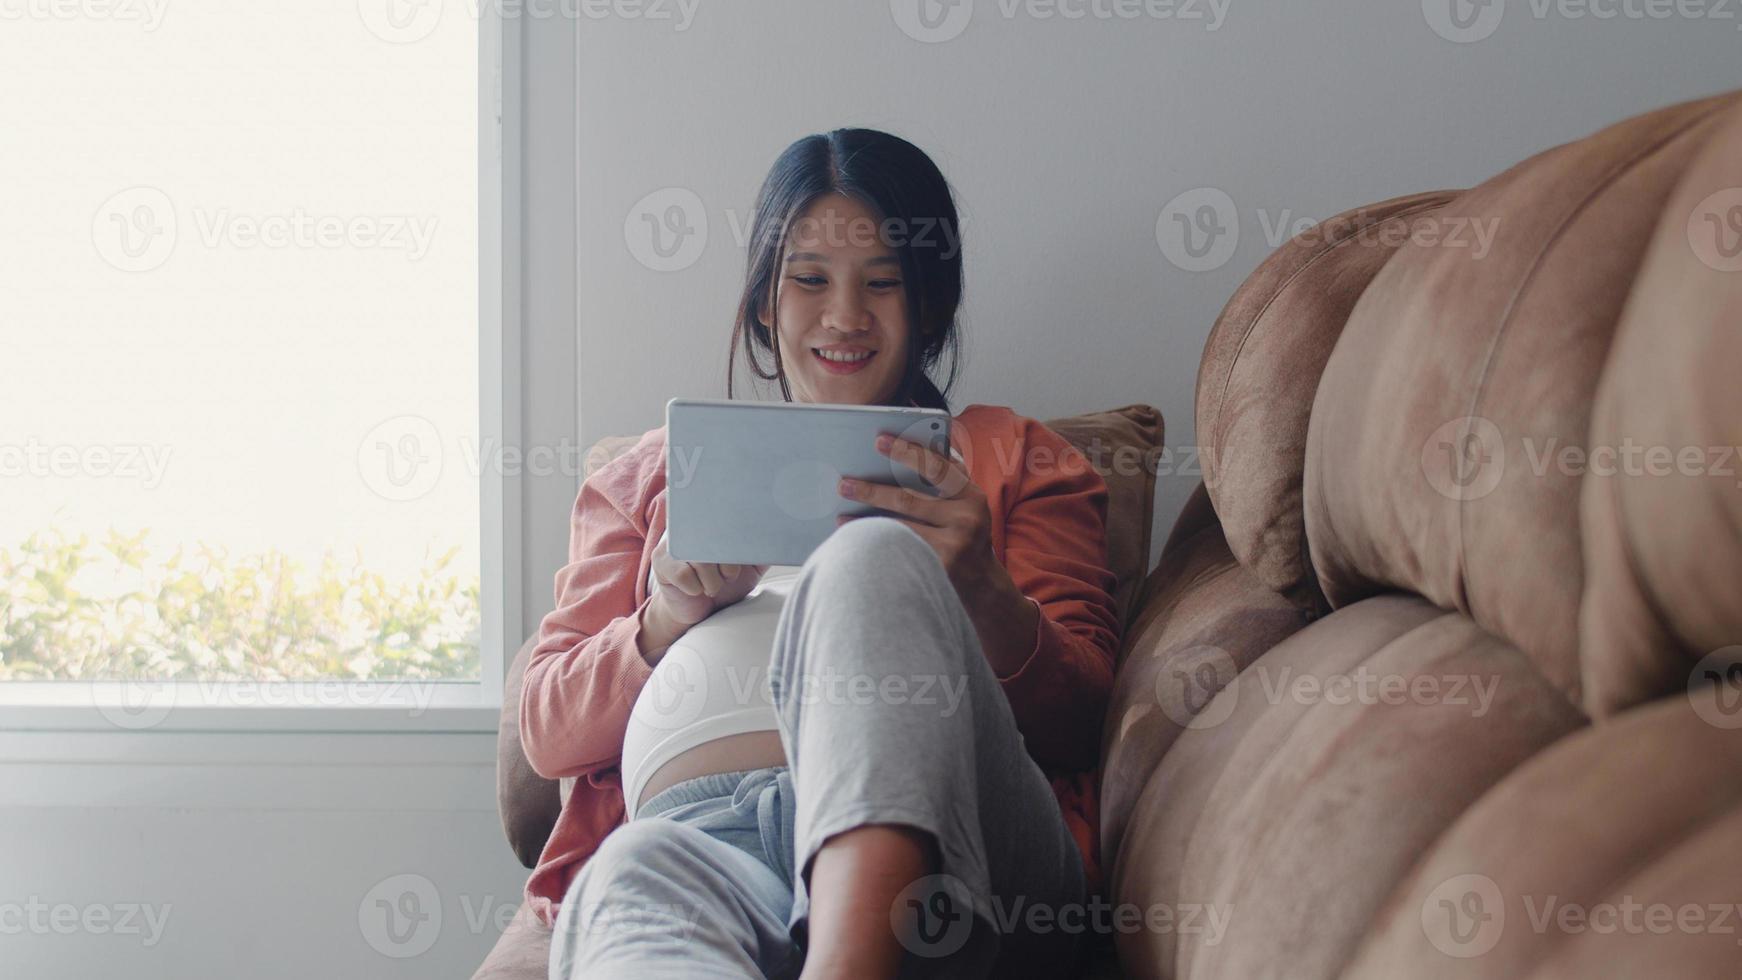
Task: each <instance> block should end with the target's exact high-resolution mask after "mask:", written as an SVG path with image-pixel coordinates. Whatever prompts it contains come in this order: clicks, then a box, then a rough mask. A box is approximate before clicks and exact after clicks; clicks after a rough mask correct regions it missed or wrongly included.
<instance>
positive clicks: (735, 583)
mask: <svg viewBox="0 0 1742 980" xmlns="http://www.w3.org/2000/svg"><path fill="white" fill-rule="evenodd" d="M766 571H768V566H767V565H725V564H717V563H714V562H690V561H680V560H679V559H676V558H673V557H671V555H670V553H668V552H667V551H666V548H665V540H664V539H661V540H660V541H659V543H658V544H656V545H654V546H653V577H654V578H655V579H657V580H658V581H659V592H658V593H657V595H656V596H655V598H654V601H655V602H658V603H660V604H661V605H662V606H663V607H664V609H665V612H666V614H667V615H668V616H669V617H670V619H671V621H672V622H673V623H675V624H676V625H678V626H681V627H683V628H685V629H688V628H689V627H691V626H694V625H695V624H697V623H699V622H701V621H702V620H704V619H707V618H708V617H709V616H711V615H713V614H714V611H715V610H718V609H724V608H725V607H727V606H730V605H731V604H733V603H735V602H738V601H739V600H741V599H743V598H744V597H745V596H747V595H749V594H750V590H752V589H754V588H756V583H757V582H760V581H762V573H763V572H766Z"/></svg>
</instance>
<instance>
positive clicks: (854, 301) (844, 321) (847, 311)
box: [823, 290, 871, 332]
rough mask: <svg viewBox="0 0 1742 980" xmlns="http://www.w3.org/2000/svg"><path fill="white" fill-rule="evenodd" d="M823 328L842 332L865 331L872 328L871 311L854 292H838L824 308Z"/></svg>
mask: <svg viewBox="0 0 1742 980" xmlns="http://www.w3.org/2000/svg"><path fill="white" fill-rule="evenodd" d="M823 326H824V327H827V328H828V329H830V330H839V331H842V332H850V331H859V330H865V329H868V328H869V327H870V326H871V311H870V310H868V309H866V308H865V304H864V303H863V302H862V301H861V300H860V298H859V295H858V294H857V293H856V292H854V291H853V290H837V291H835V292H834V293H833V294H832V295H831V296H830V297H829V302H828V305H826V306H825V307H823Z"/></svg>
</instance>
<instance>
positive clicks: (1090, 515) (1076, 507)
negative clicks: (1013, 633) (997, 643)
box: [1000, 419, 1119, 772]
mask: <svg viewBox="0 0 1742 980" xmlns="http://www.w3.org/2000/svg"><path fill="white" fill-rule="evenodd" d="M1025 426H1026V429H1025V431H1024V433H1023V438H1022V440H1021V442H1022V448H1023V456H1022V458H1023V459H1027V460H1030V463H1029V464H1028V465H1025V466H1024V467H1023V469H1022V473H1021V476H1020V479H1019V481H1018V482H1019V488H1018V491H1017V497H1016V502H1015V503H1014V504H1013V505H1012V506H1011V509H1010V513H1009V516H1008V517H1007V518H1006V521H1005V531H1004V534H1005V545H1004V550H1005V555H1004V567H1005V569H1006V570H1007V571H1008V572H1009V573H1010V578H1011V580H1012V581H1013V582H1015V583H1016V587H1017V588H1019V589H1021V590H1022V594H1023V595H1025V596H1027V597H1028V600H1029V601H1030V602H1032V603H1034V604H1035V605H1036V606H1038V607H1039V608H1040V617H1039V624H1038V627H1037V629H1036V631H1035V642H1034V650H1033V651H1032V652H1031V653H1030V654H1029V656H1028V659H1027V660H1026V661H1024V662H1023V665H1022V666H1021V667H1019V668H1018V669H1017V671H1016V673H1014V674H1011V675H1010V676H1008V677H1005V678H1003V679H1002V680H1001V681H1000V684H1001V686H1002V688H1003V690H1004V696H1005V698H1006V699H1008V700H1009V702H1010V709H1011V712H1012V713H1013V714H1014V715H1015V716H1016V727H1017V728H1019V729H1021V731H1022V734H1023V737H1024V738H1026V739H1027V741H1028V751H1029V754H1030V755H1032V756H1033V757H1034V760H1035V761H1036V762H1038V763H1040V765H1041V767H1042V768H1044V769H1047V770H1048V771H1055V772H1056V771H1065V772H1082V771H1086V770H1090V769H1093V768H1094V767H1095V764H1096V761H1097V759H1098V757H1099V754H1100V741H1101V723H1102V719H1103V717H1104V715H1105V714H1106V710H1107V701H1108V698H1109V697H1110V696H1111V695H1112V690H1113V660H1114V657H1115V656H1116V655H1117V648H1118V644H1119V616H1118V612H1117V611H1116V606H1115V604H1114V601H1113V595H1112V593H1113V589H1114V587H1115V576H1114V574H1113V572H1112V571H1110V570H1109V569H1108V567H1107V545H1106V523H1107V484H1106V481H1105V480H1103V479H1102V478H1101V474H1099V473H1097V472H1095V470H1094V468H1093V467H1092V466H1090V465H1089V461H1088V459H1087V458H1085V457H1084V456H1083V454H1082V453H1081V452H1079V451H1077V449H1076V448H1075V447H1074V446H1072V445H1071V444H1070V443H1069V442H1067V441H1065V439H1064V437H1062V436H1060V435H1059V434H1057V433H1056V432H1053V431H1052V430H1051V429H1048V428H1047V427H1046V426H1045V425H1043V424H1042V423H1040V422H1036V421H1034V420H1033V419H1028V420H1026V421H1025ZM1037 447H1039V448H1040V452H1036V449H1037ZM1049 458H1050V460H1051V461H1052V462H1046V460H1047V459H1049Z"/></svg>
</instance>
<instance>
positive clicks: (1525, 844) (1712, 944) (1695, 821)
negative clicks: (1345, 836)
mask: <svg viewBox="0 0 1742 980" xmlns="http://www.w3.org/2000/svg"><path fill="white" fill-rule="evenodd" d="M1725 693H1726V696H1727V697H1730V698H1742V689H1737V688H1734V687H1732V688H1731V689H1729V691H1728V692H1725ZM1719 694H1720V692H1719V690H1718V689H1716V688H1710V687H1708V688H1704V689H1702V690H1700V691H1698V692H1696V693H1695V694H1693V695H1691V696H1680V697H1675V698H1668V699H1665V700H1662V701H1659V702H1656V703H1653V704H1650V705H1647V706H1645V707H1642V708H1638V709H1635V710H1633V711H1629V712H1626V713H1624V714H1621V715H1619V716H1617V717H1615V718H1614V719H1612V720H1610V721H1608V722H1606V723H1603V724H1599V725H1596V726H1594V727H1592V728H1589V729H1587V730H1585V731H1582V732H1579V733H1578V734H1576V735H1574V736H1572V737H1571V738H1567V739H1564V740H1562V741H1561V742H1559V743H1558V744H1556V745H1554V746H1552V747H1550V748H1549V749H1548V750H1547V751H1545V752H1542V753H1540V754H1539V755H1537V756H1535V757H1534V758H1532V759H1531V760H1530V761H1529V762H1527V763H1526V764H1525V765H1523V766H1521V767H1519V769H1518V770H1517V771H1516V772H1514V773H1513V774H1512V775H1510V776H1508V777H1507V778H1506V779H1505V780H1503V781H1502V782H1501V783H1500V784H1499V785H1497V786H1496V787H1494V789H1493V791H1492V792H1490V793H1488V794H1487V795H1486V796H1484V797H1483V798H1482V799H1481V800H1479V801H1478V802H1477V803H1476V804H1475V805H1474V806H1472V807H1471V808H1470V809H1469V811H1468V812H1466V813H1465V814H1464V815H1463V816H1462V817H1460V818H1459V820H1458V822H1457V823H1456V824H1455V825H1454V826H1453V827H1452V828H1451V829H1450V830H1449V831H1448V832H1447V833H1446V835H1445V836H1444V837H1442V838H1441V839H1440V840H1439V842H1438V843H1436V844H1435V845H1434V847H1433V848H1432V850H1431V851H1429V852H1428V853H1427V854H1426V855H1425V856H1424V857H1423V859H1422V861H1421V863H1420V865H1419V866H1418V867H1417V868H1416V869H1415V870H1414V872H1413V873H1412V874H1410V876H1409V877H1408V878H1407V879H1406V880H1405V881H1404V882H1402V883H1401V884H1400V886H1399V888H1398V889H1397V891H1396V892H1395V893H1394V894H1393V895H1392V896H1391V898H1390V899H1389V900H1388V902H1387V903H1386V907H1385V909H1384V911H1383V913H1382V914H1381V915H1380V916H1379V917H1378V918H1377V919H1376V920H1375V921H1374V924H1373V928H1372V929H1371V930H1370V931H1369V934H1368V936H1367V938H1366V940H1365V942H1364V944H1363V946H1362V949H1361V950H1360V952H1359V954H1358V955H1357V957H1356V959H1355V962H1354V965H1353V967H1352V968H1351V969H1350V971H1349V972H1348V974H1347V976H1348V977H1349V978H1351V980H1391V978H1394V977H1412V978H1421V980H1435V978H1455V977H1468V978H1477V977H1526V976H1528V977H1533V978H1551V977H1555V978H1558V977H1567V978H1577V980H1595V978H1608V977H1614V978H1624V977H1713V978H1716V977H1734V976H1735V975H1736V968H1737V964H1738V963H1739V962H1742V949H1738V946H1737V942H1738V937H1739V936H1742V922H1738V921H1736V918H1737V910H1736V909H1735V907H1734V906H1735V903H1736V902H1737V893H1736V884H1737V882H1742V849H1738V848H1737V847H1736V841H1737V840H1738V839H1742V727H1734V728H1723V727H1719V726H1718V725H1715V724H1713V723H1712V722H1713V719H1715V718H1719V717H1721V716H1720V715H1719V714H1717V713H1716V712H1719V711H1721V710H1722V709H1721V706H1720V704H1719ZM1716 905H1722V906H1723V907H1724V908H1725V909H1726V912H1725V913H1724V915H1725V920H1726V921H1724V922H1719V921H1718V920H1717V919H1716V918H1715V916H1714V912H1713V909H1714V907H1715V906H1716ZM1629 906H1631V907H1632V911H1631V912H1628V911H1627V909H1628V908H1629ZM1653 907H1657V908H1658V909H1659V911H1656V912H1653V911H1650V909H1652V908H1653ZM1564 910H1570V912H1571V916H1570V917H1567V918H1563V916H1564V915H1567V912H1566V911H1564ZM1684 910H1685V911H1684ZM1690 914H1692V915H1697V916H1698V920H1697V921H1698V922H1699V923H1703V924H1704V926H1705V927H1704V928H1701V927H1695V928H1688V927H1687V926H1686V925H1678V924H1677V916H1687V915H1690ZM1666 917H1667V918H1666ZM1682 921H1683V922H1684V923H1685V922H1687V921H1690V920H1687V919H1683V920H1682ZM1720 930H1721V931H1720Z"/></svg>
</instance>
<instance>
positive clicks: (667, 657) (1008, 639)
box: [520, 129, 1118, 980]
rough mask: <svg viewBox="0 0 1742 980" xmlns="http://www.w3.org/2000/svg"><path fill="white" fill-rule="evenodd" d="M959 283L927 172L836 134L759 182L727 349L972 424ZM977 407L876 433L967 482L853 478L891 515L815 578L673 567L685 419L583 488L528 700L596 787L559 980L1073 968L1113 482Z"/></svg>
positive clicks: (543, 733) (541, 753) (563, 755)
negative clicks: (749, 665)
mask: <svg viewBox="0 0 1742 980" xmlns="http://www.w3.org/2000/svg"><path fill="white" fill-rule="evenodd" d="M961 290H962V258H961V252H960V239H959V229H958V224H957V219H956V209H955V205H954V203H953V202H952V200H951V196H950V191H949V187H948V184H947V183H946V182H945V180H944V178H943V175H942V174H941V173H939V172H938V169H937V167H936V166H935V165H934V164H933V163H932V161H931V160H930V159H929V158H927V157H926V155H925V154H924V153H922V152H921V151H920V150H919V149H918V148H916V147H914V146H913V145H912V144H910V143H908V142H906V141H905V140H902V139H899V138H897V137H894V136H890V135H888V134H886V133H880V132H875V131H870V130H860V129H846V130H836V131H834V132H831V133H828V134H826V135H817V136H809V137H806V138H804V139H801V140H799V141H798V142H796V143H794V144H793V145H792V146H790V147H788V148H787V150H786V152H785V153H783V154H782V155H781V157H780V159H779V160H777V161H776V162H775V164H774V167H773V170H772V171H771V172H770V173H769V175H768V177H767V180H766V181H765V183H764V184H763V187H762V191H761V194H760V195H759V197H758V200H757V204H756V217H755V221H754V224H753V229H752V236H751V243H750V257H749V269H748V276H747V278H746V282H745V286H744V293H743V298H742V301H741V303H740V305H739V310H738V317H737V323H736V326H735V328H734V331H733V339H732V357H733V358H735V357H736V354H737V351H738V348H739V345H740V342H742V348H743V350H744V352H745V353H746V354H747V356H748V358H749V361H750V364H751V366H752V369H753V370H754V371H755V372H756V374H757V375H758V376H759V377H762V378H764V379H777V380H778V381H779V383H780V390H781V392H782V395H783V396H784V397H785V398H786V400H788V401H793V400H797V401H802V402H816V403H835V404H842V403H845V404H862V405H908V404H912V405H920V406H929V407H937V408H942V409H944V410H946V411H948V410H949V405H948V402H947V401H946V399H945V395H944V393H943V391H942V390H940V389H939V388H938V387H937V385H935V384H934V383H933V382H932V380H931V378H930V375H929V372H930V370H931V369H932V368H933V367H935V365H936V364H937V363H938V361H939V360H940V358H941V355H942V354H943V353H944V352H945V351H946V350H949V351H950V352H951V353H952V354H953V353H954V351H955V350H956V349H957V343H958V339H957V336H956V308H957V305H958V302H959V300H960V297H961ZM763 355H766V356H767V358H768V359H769V361H770V362H771V367H770V368H769V369H767V370H764V368H763V367H762V363H761V360H762V356H763ZM953 363H954V358H953V357H952V364H953ZM731 368H732V360H731V359H728V363H727V394H728V397H730V396H731V392H732V382H731ZM952 373H953V372H952ZM945 387H946V388H947V387H948V385H947V384H946V385H945ZM952 414H953V418H954V426H953V430H952V450H951V455H950V458H948V459H946V458H944V457H943V456H942V455H940V454H937V453H935V452H932V451H930V450H927V449H925V448H924V447H922V446H920V445H919V444H917V443H911V442H907V441H904V440H899V439H897V440H893V442H890V443H888V444H887V445H884V444H881V443H880V449H881V450H882V451H884V452H885V453H886V454H888V455H889V456H891V457H892V458H893V459H895V460H896V461H898V462H900V463H902V464H904V465H906V466H908V467H910V468H911V469H913V470H915V471H917V472H918V473H920V474H922V475H923V476H924V477H925V478H926V479H927V480H928V481H930V482H931V483H932V484H933V485H934V486H935V487H937V488H938V489H939V490H940V495H939V496H931V495H927V494H922V493H918V492H915V491H913V490H910V489H907V488H904V487H900V486H894V485H884V484H866V483H859V484H856V485H844V486H843V487H842V492H843V493H844V494H846V495H849V496H851V497H852V498H853V499H855V500H860V501H864V502H866V503H869V504H871V505H873V506H875V507H877V508H879V509H880V510H883V511H886V512H888V516H885V515H882V514H879V515H874V516H867V517H862V518H856V519H852V520H848V521H846V522H844V523H843V524H842V526H840V527H839V528H838V529H837V530H836V531H835V533H834V534H833V535H832V536H831V537H830V538H829V539H828V540H827V541H826V542H825V543H824V544H823V545H822V546H821V547H819V548H818V549H817V550H816V551H815V552H813V553H812V555H811V557H810V558H809V559H808V560H807V561H806V562H805V563H804V565H803V566H802V567H799V568H791V567H784V568H783V567H779V566H776V567H775V568H769V567H766V566H733V565H712V564H698V563H689V562H682V561H678V560H675V559H673V558H672V557H671V556H670V555H669V554H667V553H666V550H665V539H664V530H665V518H666V515H665V500H666V494H665V467H664V447H665V443H664V434H665V433H664V429H663V427H662V428H660V429H655V430H652V431H650V432H648V433H646V434H645V435H644V436H642V438H641V439H640V441H639V442H638V443H637V445H636V446H635V447H634V448H632V449H631V450H629V451H628V452H626V453H624V454H623V455H622V456H620V457H618V458H617V459H615V460H613V461H611V462H610V463H609V464H607V465H606V466H604V467H602V468H600V469H599V470H598V471H597V472H595V473H594V474H593V475H592V476H591V477H589V478H588V479H587V480H586V481H585V483H584V484H583V485H582V487H581V490H580V495H579V497H578V499H577V501H576V503H575V510H574V515H573V530H572V538H571V541H570V545H569V563H568V564H567V565H566V566H565V567H564V568H563V569H562V570H561V571H560V572H559V573H558V575H557V579H556V609H555V610H554V611H553V612H551V613H550V615H548V616H546V617H545V619H544V621H543V623H542V625H541V626H540V629H539V637H538V642H537V644H536V646H535V648H534V650H533V653H532V654H531V659H530V662H529V663H528V666H527V670H526V676H525V686H524V692H523V696H522V700H521V712H520V726H521V729H520V731H521V740H522V744H523V745H524V747H525V750H526V754H527V758H528V760H529V761H530V762H531V764H532V767H533V768H534V769H535V770H537V771H538V772H540V773H542V774H543V775H545V776H547V777H552V778H558V777H561V778H564V779H565V782H568V781H570V780H572V789H571V791H570V792H569V794H568V795H567V797H566V799H565V801H564V805H563V809H562V813H561V816H560V817H559V819H558V822H557V826H556V828H555V831H554V832H553V833H552V835H551V838H550V842H549V843H548V844H547V845H546V847H545V850H544V853H543V855H542V857H541V859H540V862H539V866H538V868H537V869H536V870H535V871H534V872H533V875H532V877H531V879H530V880H529V881H528V883H527V899H528V903H529V905H530V906H531V907H532V909H533V910H534V911H535V913H537V914H538V916H539V917H540V919H541V920H542V921H543V922H545V923H546V924H550V925H553V927H554V930H555V934H554V936H553V941H552V946H551V960H550V965H551V974H552V976H553V977H561V978H571V977H585V978H588V980H593V978H614V977H626V978H627V977H634V978H660V977H674V978H676V977H682V978H692V977H759V976H766V977H800V976H802V977H804V978H820V977H855V978H864V977H893V976H897V975H901V976H907V975H940V976H951V977H972V976H987V975H996V976H1000V977H1003V976H1017V975H1030V976H1043V977H1059V976H1065V975H1067V974H1068V972H1069V968H1070V964H1071V963H1072V961H1073V958H1074V956H1075V953H1076V943H1077V942H1078V940H1079V938H1080V936H1081V934H1082V932H1083V930H1084V928H1085V927H1086V925H1087V922H1086V919H1085V916H1084V909H1083V903H1084V901H1085V897H1086V892H1087V890H1088V889H1091V888H1094V887H1095V886H1096V885H1097V884H1098V869H1097V868H1096V867H1095V860H1096V858H1095V815H1094V810H1093V804H1094V793H1095V790H1094V785H1093V781H1092V778H1091V777H1090V776H1089V775H1088V774H1089V773H1091V772H1092V771H1093V769H1094V768H1095V765H1096V753H1097V746H1098V742H1099V738H1100V729H1101V719H1102V716H1103V713H1104V711H1105V707H1106V702H1107V697H1108V694H1109V690H1110V687H1111V683H1112V662H1113V656H1114V650H1115V646H1116V644H1117V642H1118V637H1117V630H1118V621H1117V616H1116V614H1115V612H1114V604H1113V600H1112V597H1111V593H1112V590H1113V587H1114V581H1113V575H1112V573H1111V572H1110V571H1108V569H1107V565H1106V550H1105V539H1104V526H1105V519H1106V507H1107V491H1106V486H1105V484H1104V482H1103V481H1102V479H1101V477H1100V476H1099V475H1098V474H1097V473H1095V471H1094V470H1093V469H1092V468H1091V467H1090V466H1089V465H1088V464H1087V461H1086V460H1085V459H1084V458H1083V457H1082V455H1081V454H1080V453H1078V452H1077V451H1076V450H1075V449H1073V448H1072V447H1071V446H1070V445H1069V444H1068V443H1066V442H1065V441H1064V440H1063V439H1062V438H1061V437H1059V436H1058V435H1057V434H1056V433H1054V432H1052V431H1051V430H1050V429H1047V428H1046V427H1045V426H1043V425H1041V424H1040V423H1038V422H1036V421H1034V420H1033V419H1029V418H1025V417H1022V416H1019V415H1017V414H1015V413H1014V412H1012V411H1010V410H1009V409H1006V408H999V407H994V406H987V405H971V406H969V407H968V408H966V409H965V410H963V411H962V412H960V413H959V414H955V413H952ZM844 482H847V481H844ZM746 660H750V661H755V662H756V663H755V666H757V667H758V668H759V669H761V670H763V671H765V674H766V684H765V685H758V684H754V683H749V682H748V680H747V675H745V674H743V673H741V672H738V671H737V668H738V667H742V666H744V665H745V661H746ZM722 664H725V665H728V666H729V667H730V670H723V669H722ZM728 674H730V676H727V675H728ZM697 733H703V734H702V735H699V736H698V735H697ZM626 779H627V780H628V783H629V784H630V785H629V786H626V784H625V780H626ZM626 818H627V819H626Z"/></svg>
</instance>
